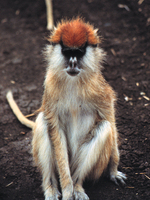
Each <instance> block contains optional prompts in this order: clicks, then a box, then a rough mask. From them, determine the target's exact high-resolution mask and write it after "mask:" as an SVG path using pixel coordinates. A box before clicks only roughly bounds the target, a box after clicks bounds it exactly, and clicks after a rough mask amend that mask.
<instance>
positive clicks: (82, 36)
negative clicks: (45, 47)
mask: <svg viewBox="0 0 150 200" xmlns="http://www.w3.org/2000/svg"><path fill="white" fill-rule="evenodd" d="M49 41H50V42H53V43H60V42H61V41H62V42H63V44H64V45H65V46H68V47H81V46H82V45H84V44H85V43H86V42H87V43H88V44H91V45H95V44H98V43H99V42H100V40H99V37H98V36H97V35H96V34H95V33H94V28H93V26H92V25H90V24H87V23H84V21H83V20H82V19H80V18H77V19H74V20H71V21H65V22H64V21H62V23H59V24H58V26H57V28H56V30H55V31H54V32H53V34H52V35H51V37H50V39H49Z"/></svg>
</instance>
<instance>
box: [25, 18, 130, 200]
mask: <svg viewBox="0 0 150 200" xmlns="http://www.w3.org/2000/svg"><path fill="white" fill-rule="evenodd" d="M48 40H49V41H50V44H49V45H47V47H46V49H45V56H46V60H47V63H48V69H47V73H46V77H45V82H44V94H43V101H42V106H41V108H40V112H39V114H38V117H37V119H36V122H35V123H33V122H32V123H31V124H30V125H29V127H32V128H33V141H32V147H33V157H34V160H35V162H36V164H37V165H38V167H39V168H40V170H41V173H42V177H43V190H44V194H45V200H58V199H59V196H60V193H59V191H58V179H57V177H59V181H60V186H61V192H62V199H63V200H73V199H75V200H79V199H80V200H88V199H89V198H88V196H87V195H86V194H85V192H84V189H83V188H82V183H83V181H84V180H85V178H91V179H94V180H95V179H98V178H99V177H100V176H101V175H102V173H103V172H104V170H105V169H106V168H107V169H108V170H109V174H110V179H111V180H112V181H114V182H115V183H117V181H118V180H119V181H120V182H121V183H123V184H124V179H126V176H125V175H124V174H123V173H122V172H119V171H118V170H117V168H118V162H119V151H118V144H117V139H118V133H117V129H116V124H115V109H114V103H115V100H116V96H115V92H114V91H113V89H112V88H111V87H110V86H109V84H108V83H107V82H106V81H105V79H104V77H103V76H102V73H101V68H102V62H103V60H104V57H105V53H104V51H103V50H102V49H101V48H100V43H101V39H100V38H99V37H98V35H97V30H94V28H93V26H92V25H90V24H89V23H85V22H84V21H83V20H82V19H80V18H77V19H73V20H71V21H62V22H61V23H59V24H58V26H57V27H56V29H55V30H54V31H53V33H52V34H51V36H50V37H49V39H48ZM21 118H22V116H21ZM22 123H25V124H27V123H28V122H25V121H24V119H22Z"/></svg>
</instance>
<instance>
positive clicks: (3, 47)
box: [0, 0, 150, 200]
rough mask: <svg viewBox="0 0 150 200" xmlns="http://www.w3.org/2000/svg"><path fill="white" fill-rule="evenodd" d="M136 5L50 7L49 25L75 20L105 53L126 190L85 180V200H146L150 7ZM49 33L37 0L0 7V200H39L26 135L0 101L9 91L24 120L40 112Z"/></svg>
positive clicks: (111, 0) (110, 1)
mask: <svg viewBox="0 0 150 200" xmlns="http://www.w3.org/2000/svg"><path fill="white" fill-rule="evenodd" d="M138 2H139V0H132V1H131V0H124V1H123V0H65V1H62V0H55V1H53V9H54V20H55V24H56V23H57V22H58V21H59V20H60V19H61V18H63V17H68V18H71V17H73V16H77V15H78V14H80V15H81V16H83V17H84V18H85V20H86V21H89V22H90V23H92V24H94V26H95V27H98V28H99V33H100V35H102V37H103V38H104V40H103V44H102V47H103V48H104V50H105V51H106V52H107V54H108V56H107V63H106V64H105V68H104V70H103V74H104V76H105V78H106V80H107V81H108V82H109V83H110V84H111V86H112V87H113V88H114V90H115V91H116V92H117V95H118V101H117V113H116V115H117V127H118V130H119V133H120V155H121V158H120V165H119V170H121V171H122V172H124V173H126V174H127V177H128V179H127V181H126V186H125V187H121V186H116V185H115V184H114V183H112V182H111V181H109V180H108V179H107V178H101V179H100V180H99V181H98V182H97V183H95V184H94V183H92V182H88V181H86V182H85V184H84V187H85V190H86V192H87V194H88V195H89V197H90V199H91V200H98V199H101V200H104V199H107V200H119V199H121V200H131V199H132V200H135V199H139V200H148V199H149V198H150V1H149V0H144V1H143V3H142V4H141V5H139V4H138ZM119 4H121V5H119ZM122 5H126V7H125V6H124V8H121V7H123V6H122ZM48 34H49V32H48V31H46V9H45V2H44V0H36V1H35V0H25V1H23V0H0V200H16V199H18V200H27V199H33V200H42V199H44V197H43V192H42V189H41V176H40V174H39V172H38V171H37V169H36V168H35V167H34V166H33V162H32V156H31V153H30V152H31V146H30V142H31V137H32V135H31V131H30V129H28V128H26V127H25V126H23V125H21V124H20V123H19V122H18V120H17V119H16V118H15V116H14V115H13V113H12V111H11V109H10V107H9V105H8V104H7V101H6V98H5V95H6V92H7V90H8V89H9V88H10V89H12V91H13V93H14V97H15V99H16V101H17V103H18V105H19V107H20V109H21V110H22V112H23V113H24V114H29V113H31V112H33V111H35V110H36V109H37V108H39V107H40V103H41V98H42V93H43V80H44V75H45V70H46V64H45V62H44V58H43V56H42V49H43V48H44V46H45V44H46V43H47V42H46V40H45V38H46V37H47V36H48ZM33 120H34V118H33Z"/></svg>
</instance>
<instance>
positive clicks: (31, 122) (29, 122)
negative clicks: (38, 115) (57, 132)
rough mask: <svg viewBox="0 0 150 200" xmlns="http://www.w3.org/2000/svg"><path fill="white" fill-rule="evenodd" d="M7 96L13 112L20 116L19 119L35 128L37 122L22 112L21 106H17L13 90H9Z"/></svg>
mask: <svg viewBox="0 0 150 200" xmlns="http://www.w3.org/2000/svg"><path fill="white" fill-rule="evenodd" d="M6 98H7V101H8V103H9V105H10V107H11V109H12V111H13V113H14V114H15V115H16V117H17V118H18V120H19V121H20V122H21V123H22V124H23V125H25V126H27V127H29V128H31V129H33V128H34V126H35V122H33V121H31V120H28V119H27V118H26V117H25V116H24V115H23V114H22V112H21V111H20V109H19V107H18V106H17V104H16V102H15V100H14V98H13V95H12V92H11V91H8V92H7V95H6Z"/></svg>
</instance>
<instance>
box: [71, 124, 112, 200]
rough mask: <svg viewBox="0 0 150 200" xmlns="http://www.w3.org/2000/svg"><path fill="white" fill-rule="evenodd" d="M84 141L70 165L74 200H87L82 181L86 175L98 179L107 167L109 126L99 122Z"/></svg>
mask: <svg viewBox="0 0 150 200" xmlns="http://www.w3.org/2000/svg"><path fill="white" fill-rule="evenodd" d="M88 138H89V140H88ZM85 141H86V142H85V143H83V144H82V145H81V147H80V149H79V152H78V155H77V157H76V158H75V159H74V163H72V164H71V167H72V170H73V171H74V173H73V176H72V177H73V181H74V183H76V185H75V191H74V195H75V199H76V200H79V199H80V200H88V199H89V198H88V196H87V195H86V194H85V193H84V190H83V188H82V182H83V180H84V179H85V177H86V176H88V175H91V177H93V178H94V179H98V178H99V177H100V175H101V174H102V173H103V171H104V169H105V168H106V167H107V165H108V162H109V158H110V154H111V147H112V129H111V124H110V123H109V122H108V121H105V120H104V121H102V122H100V123H99V124H98V125H97V126H96V127H95V128H94V129H93V130H92V131H91V133H89V135H87V139H86V140H85Z"/></svg>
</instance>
